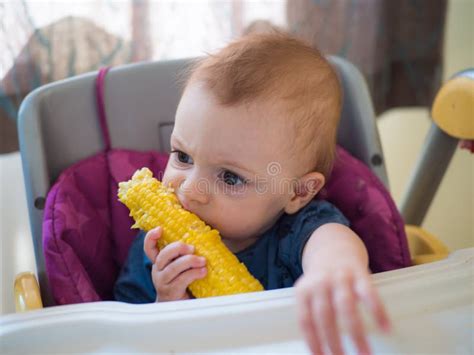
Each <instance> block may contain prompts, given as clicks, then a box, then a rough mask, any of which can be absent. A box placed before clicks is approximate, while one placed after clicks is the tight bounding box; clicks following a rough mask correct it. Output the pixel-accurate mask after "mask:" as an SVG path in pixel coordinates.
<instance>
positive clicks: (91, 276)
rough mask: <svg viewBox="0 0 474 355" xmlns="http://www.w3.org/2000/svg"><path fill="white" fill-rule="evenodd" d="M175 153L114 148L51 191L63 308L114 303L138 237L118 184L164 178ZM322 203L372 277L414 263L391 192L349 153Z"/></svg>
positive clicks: (46, 227)
mask: <svg viewBox="0 0 474 355" xmlns="http://www.w3.org/2000/svg"><path fill="white" fill-rule="evenodd" d="M167 160H168V155H167V154H163V153H156V152H137V151H129V150H111V151H109V152H108V153H100V154H98V155H95V156H93V157H90V158H88V159H85V160H83V161H81V162H79V163H77V164H75V165H74V166H71V167H70V168H68V169H66V170H65V171H64V172H63V173H62V174H61V176H60V177H59V179H58V181H57V182H56V183H55V184H54V186H53V187H52V188H51V190H50V192H49V193H48V196H47V200H46V207H45V214H44V222H43V248H44V254H45V262H46V271H47V274H48V278H49V282H50V285H51V289H52V293H53V296H54V299H55V301H56V303H57V304H71V303H81V302H91V301H100V300H111V299H113V298H112V289H113V285H114V282H115V280H116V278H117V276H118V273H119V271H120V267H121V265H122V264H123V262H124V261H125V258H126V256H127V252H128V248H129V247H130V244H131V242H132V239H133V238H134V237H135V235H136V233H137V231H136V230H131V229H130V226H131V224H132V220H131V218H130V217H129V216H128V213H129V211H128V210H127V208H126V207H125V206H124V205H123V204H121V203H120V202H119V201H118V200H117V196H116V195H117V185H118V182H120V181H125V180H128V179H130V177H131V176H132V174H133V173H134V172H135V170H137V169H139V168H141V167H144V166H147V167H149V168H150V169H151V170H152V171H153V174H154V175H155V176H157V177H158V178H160V179H161V177H162V175H163V172H164V169H165V167H166V163H167ZM318 198H324V199H327V200H328V201H330V202H332V203H333V204H334V205H336V206H337V207H338V208H340V209H341V211H342V212H343V213H344V214H345V215H346V217H347V218H348V219H349V220H350V221H351V226H352V228H353V229H354V230H355V232H356V233H357V234H358V235H360V236H361V238H362V240H363V241H364V243H365V245H366V247H367V249H368V251H369V256H370V268H371V270H372V271H373V272H380V271H386V270H392V269H396V268H401V267H405V266H408V265H410V256H409V252H408V246H407V241H406V236H405V232H404V228H403V221H402V220H401V217H400V214H399V213H398V211H397V209H396V207H395V204H394V203H393V201H392V199H391V197H390V195H389V193H388V192H387V191H386V190H385V188H384V186H383V185H382V184H381V183H380V181H379V180H378V179H377V178H376V177H375V176H374V175H373V174H372V172H371V171H370V170H369V169H368V168H367V167H366V166H365V165H364V164H362V163H361V162H360V161H358V160H357V159H355V158H353V157H352V156H351V155H349V153H347V152H345V151H344V150H343V149H340V148H339V149H338V159H337V162H336V164H335V167H334V170H333V173H332V176H331V178H330V181H329V182H328V184H327V186H326V187H325V188H324V189H323V191H321V193H320V194H319V196H318Z"/></svg>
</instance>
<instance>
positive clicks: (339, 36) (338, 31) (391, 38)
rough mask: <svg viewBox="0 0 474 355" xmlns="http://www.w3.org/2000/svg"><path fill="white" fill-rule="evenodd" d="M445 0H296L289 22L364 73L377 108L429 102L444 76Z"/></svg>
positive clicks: (289, 8) (309, 39)
mask: <svg viewBox="0 0 474 355" xmlns="http://www.w3.org/2000/svg"><path fill="white" fill-rule="evenodd" d="M446 2H447V1H446V0H358V1H355V0H291V1H288V3H287V14H288V27H289V31H290V32H291V33H293V34H294V35H295V36H297V37H299V38H301V39H304V40H306V41H307V42H309V43H310V44H312V45H314V46H317V47H319V48H320V50H321V51H322V52H324V53H326V54H334V55H338V56H342V57H345V58H347V59H349V61H351V62H352V63H354V64H355V65H356V66H357V67H358V68H359V69H360V70H361V71H362V73H363V74H364V76H365V78H366V80H367V83H368V86H369V90H370V93H371V95H372V98H373V101H374V106H375V111H376V112H377V114H380V113H382V112H383V111H385V110H387V109H390V108H392V107H399V106H430V105H431V102H432V100H433V98H434V95H435V94H436V92H437V90H438V89H439V86H440V81H441V77H442V64H443V58H442V50H443V38H444V23H445V16H446V6H447V4H446Z"/></svg>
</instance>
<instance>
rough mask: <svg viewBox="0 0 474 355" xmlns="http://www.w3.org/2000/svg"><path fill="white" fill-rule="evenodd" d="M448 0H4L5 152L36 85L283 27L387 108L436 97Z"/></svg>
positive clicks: (200, 51) (0, 78)
mask: <svg viewBox="0 0 474 355" xmlns="http://www.w3.org/2000/svg"><path fill="white" fill-rule="evenodd" d="M445 12H446V0H397V1H395V0H261V1H254V0H201V1H194V0H121V1H117V0H87V1H79V0H69V1H67V0H42V1H36V0H16V1H9V0H6V1H2V0H0V19H1V23H2V26H1V27H0V53H2V55H1V57H0V153H5V152H10V151H15V150H17V149H18V140H17V133H16V118H17V114H18V108H19V106H20V103H21V101H22V100H23V99H24V97H25V96H26V95H27V94H28V93H29V92H31V91H32V90H34V89H35V88H37V87H39V86H41V85H43V84H46V83H49V82H52V81H55V80H60V79H63V78H67V77H70V76H73V75H77V74H81V73H85V72H88V71H93V70H97V69H98V68H99V67H101V66H104V65H112V66H114V65H122V64H126V63H131V62H138V61H144V60H162V59H172V58H179V57H195V56H199V55H204V54H205V53H207V52H211V51H213V50H216V49H218V48H220V47H222V46H224V45H225V44H226V43H227V42H229V41H230V40H232V39H233V38H235V37H238V36H240V35H241V34H243V33H248V32H250V31H265V30H267V29H269V28H271V27H272V26H278V27H280V28H282V29H284V30H288V31H289V32H290V33H292V34H294V35H295V36H297V37H300V38H302V39H304V40H306V41H307V42H309V43H310V44H312V45H315V46H317V47H319V48H320V49H321V51H322V52H323V53H325V54H336V55H340V56H343V57H346V58H348V59H349V60H350V61H351V62H353V63H354V64H355V65H356V66H357V67H359V69H361V71H362V73H363V74H364V76H365V78H366V79H367V82H368V84H369V89H370V91H371V94H372V97H373V99H374V103H375V107H376V111H377V113H381V112H383V111H384V110H386V109H388V108H390V107H395V106H411V105H422V106H427V105H430V103H431V99H432V97H433V93H434V92H435V91H436V90H437V88H438V86H439V82H440V77H441V69H442V58H441V51H442V40H443V32H444V17H445Z"/></svg>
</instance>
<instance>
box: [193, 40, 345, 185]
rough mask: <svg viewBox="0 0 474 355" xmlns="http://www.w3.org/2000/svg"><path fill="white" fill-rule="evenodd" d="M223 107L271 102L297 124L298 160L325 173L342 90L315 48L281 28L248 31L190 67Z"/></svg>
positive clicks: (330, 158)
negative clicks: (264, 31)
mask: <svg viewBox="0 0 474 355" xmlns="http://www.w3.org/2000/svg"><path fill="white" fill-rule="evenodd" d="M191 81H202V82H203V83H204V84H205V85H206V87H207V88H208V89H209V90H210V92H211V93H212V94H213V95H214V96H215V97H216V98H217V100H218V102H219V103H220V104H221V105H224V106H226V105H229V106H231V105H237V104H241V103H245V102H254V101H255V100H261V99H263V100H272V102H276V103H277V105H278V106H279V108H281V109H282V110H283V113H284V116H285V119H286V120H287V121H289V122H290V123H291V124H292V125H293V127H294V128H295V134H296V135H295V137H297V139H298V144H296V146H297V147H299V148H300V150H299V151H298V152H297V151H295V152H294V154H299V153H303V159H301V160H303V161H302V164H305V166H307V167H308V172H309V171H319V172H321V173H322V174H323V175H324V176H325V177H328V175H329V173H330V171H331V169H332V165H333V160H334V152H335V145H336V134H337V127H338V123H339V117H340V112H341V101H342V99H341V89H340V84H339V80H338V78H337V75H336V73H335V71H334V69H333V68H332V67H331V65H330V64H329V62H328V61H327V59H326V58H324V56H322V55H321V54H320V53H319V51H317V50H315V49H313V48H311V47H310V46H308V45H306V44H304V43H303V42H301V41H299V40H297V39H295V38H293V37H290V36H289V35H287V34H285V33H282V32H273V33H266V34H249V35H247V36H244V37H241V38H240V39H238V40H236V41H234V42H232V43H230V44H229V45H228V46H226V47H225V48H223V49H222V50H220V51H219V52H218V53H216V54H211V55H209V56H207V57H205V58H203V59H202V60H199V61H198V62H197V63H196V65H195V66H194V67H192V69H191V72H190V76H189V78H188V83H189V82H191ZM301 149H303V151H301Z"/></svg>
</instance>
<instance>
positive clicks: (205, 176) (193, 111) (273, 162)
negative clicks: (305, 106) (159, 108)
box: [163, 82, 298, 252]
mask: <svg viewBox="0 0 474 355" xmlns="http://www.w3.org/2000/svg"><path fill="white" fill-rule="evenodd" d="M292 135H293V134H292V133H291V132H290V130H289V129H288V125H287V124H285V123H284V122H283V120H281V119H278V117H277V112H276V109H275V108H274V107H272V105H270V104H265V103H258V104H251V105H244V104H239V105H234V106H231V107H225V106H222V105H219V104H218V103H217V101H216V100H215V98H214V96H213V95H212V94H211V93H210V92H209V91H208V90H207V89H206V88H205V87H204V86H203V85H202V84H200V83H196V82H195V83H191V84H190V85H188V87H187V88H186V90H185V92H184V94H183V97H182V98H181V101H180V104H179V106H178V110H177V113H176V122H175V126H174V130H173V133H172V136H171V150H172V154H171V156H170V159H169V162H168V165H167V167H166V170H165V174H164V176H163V182H164V183H165V184H166V185H168V184H169V185H171V186H172V187H173V188H175V192H176V194H177V196H178V198H179V200H180V202H181V203H182V205H183V206H184V207H185V208H186V209H187V210H189V211H191V212H193V213H195V214H196V215H198V216H199V217H200V218H201V219H202V220H204V221H205V222H206V223H207V224H209V225H210V226H212V227H213V228H216V229H217V230H219V231H220V233H221V236H222V238H223V241H224V243H225V244H226V245H227V246H228V247H229V248H230V249H231V250H232V251H234V252H236V251H239V250H242V249H244V248H245V247H247V246H249V245H251V244H253V242H255V240H256V239H257V238H258V236H259V235H260V234H261V233H263V232H264V231H265V230H267V229H268V228H269V227H271V226H272V225H273V224H274V223H275V222H276V220H277V219H278V218H279V217H280V216H281V214H282V213H283V212H284V208H285V206H286V204H287V203H288V201H289V200H290V199H291V198H292V197H293V195H294V194H293V190H292V188H291V183H292V182H294V178H295V177H297V176H296V175H297V171H298V167H297V165H296V164H297V162H295V159H291V153H290V149H288V147H291V144H294V138H295V137H292Z"/></svg>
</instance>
